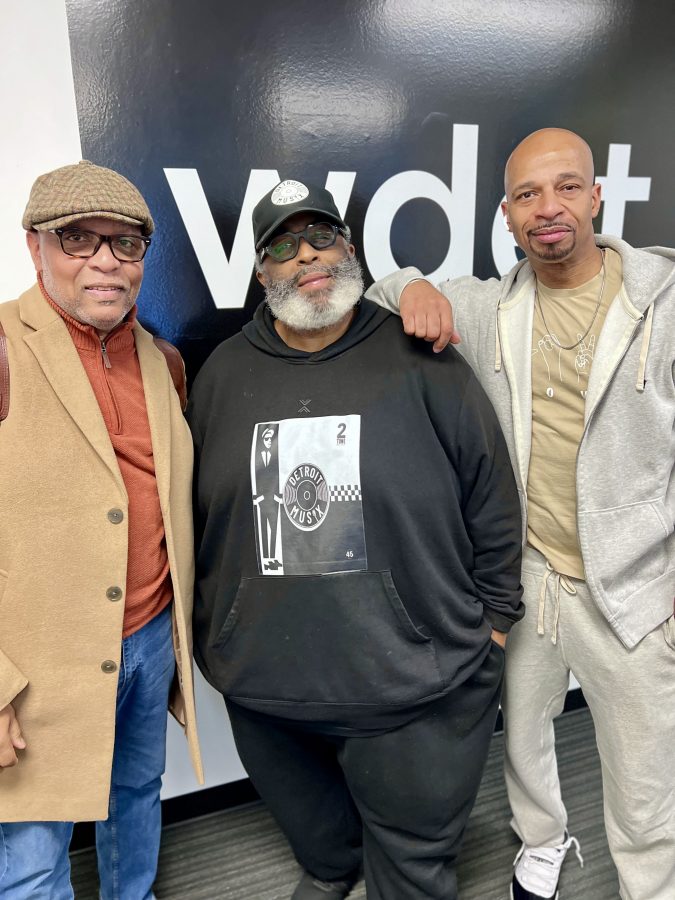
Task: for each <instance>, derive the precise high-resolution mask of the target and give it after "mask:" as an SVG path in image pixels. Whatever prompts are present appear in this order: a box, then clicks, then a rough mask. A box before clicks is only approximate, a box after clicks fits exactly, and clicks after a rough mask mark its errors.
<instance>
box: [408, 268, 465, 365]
mask: <svg viewBox="0 0 675 900" xmlns="http://www.w3.org/2000/svg"><path fill="white" fill-rule="evenodd" d="M400 312H401V319H402V320H403V330H404V331H405V333H406V334H409V335H414V336H415V337H417V338H421V339H422V340H425V341H430V342H431V341H433V342H434V346H433V349H434V351H435V352H436V353H439V352H440V351H441V350H443V349H444V348H445V347H447V345H448V344H449V343H452V344H458V343H459V342H460V337H459V335H458V334H457V332H456V331H455V329H454V322H453V316H452V306H451V305H450V301H449V300H448V299H447V298H446V297H444V296H443V294H441V293H440V291H438V290H436V288H435V287H433V286H432V285H431V284H429V282H428V281H414V282H411V283H410V284H408V285H407V286H406V287H405V289H404V290H403V293H402V294H401V299H400Z"/></svg>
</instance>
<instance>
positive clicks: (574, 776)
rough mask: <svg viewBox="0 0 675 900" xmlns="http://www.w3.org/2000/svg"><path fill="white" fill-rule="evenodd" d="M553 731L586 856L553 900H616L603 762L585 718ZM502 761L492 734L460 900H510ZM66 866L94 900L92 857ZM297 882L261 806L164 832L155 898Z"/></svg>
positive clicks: (273, 898) (79, 892)
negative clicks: (604, 805)
mask: <svg viewBox="0 0 675 900" xmlns="http://www.w3.org/2000/svg"><path fill="white" fill-rule="evenodd" d="M556 730H557V747H558V762H559V767H560V776H561V781H562V784H563V794H564V798H565V802H566V804H567V808H568V812H569V816H570V829H571V832H572V834H574V835H575V836H576V837H577V838H578V839H579V842H580V843H581V851H582V853H583V856H584V868H583V869H582V868H580V866H579V863H578V861H577V859H576V857H575V855H574V853H573V852H570V854H569V855H568V857H567V860H566V862H565V865H564V867H563V873H562V878H561V882H560V900H617V898H618V896H619V889H618V882H617V877H616V872H615V869H614V867H613V865H612V861H611V858H610V856H609V850H608V848H607V841H606V838H605V832H604V828H603V822H602V786H601V782H600V762H599V759H598V754H597V749H596V746H595V739H594V736H593V727H592V724H591V719H590V715H589V713H588V711H587V710H579V711H576V712H571V713H567V714H565V715H563V716H561V717H560V719H559V720H558V722H557V725H556ZM502 761H503V739H502V736H501V735H496V736H495V738H494V741H493V745H492V748H491V751H490V759H489V762H488V765H487V768H486V771H485V775H484V777H483V782H482V785H481V789H480V793H479V796H478V801H477V803H476V806H475V808H474V811H473V814H472V816H471V820H470V823H469V827H468V829H467V833H466V837H465V840H464V847H463V851H462V856H461V864H460V867H459V886H460V895H461V898H462V900H508V896H509V887H508V886H509V883H510V880H511V874H512V863H513V858H514V856H515V854H516V853H517V851H518V849H519V843H518V841H517V839H516V837H515V835H514V834H513V833H512V832H511V830H510V828H509V826H508V821H509V810H508V804H507V801H506V789H505V787H504V778H503V775H502ZM71 861H72V877H73V885H74V887H75V896H76V898H77V900H95V898H97V896H98V893H97V878H96V861H95V857H94V851H93V850H83V851H79V852H77V853H73V854H72V857H71ZM298 877H299V869H298V867H297V865H296V863H295V862H294V860H293V857H292V855H291V853H290V850H289V848H288V845H287V844H286V841H285V840H284V838H283V836H282V835H281V833H280V832H279V829H278V828H277V827H276V825H275V824H274V821H273V820H272V818H271V817H270V815H269V814H268V813H267V811H266V810H265V808H264V806H262V804H260V803H255V804H249V805H247V806H243V807H238V808H236V809H230V810H225V811H223V812H219V813H214V814H212V815H209V816H204V817H202V818H199V819H192V820H190V821H187V822H181V823H180V824H177V825H172V826H170V827H168V828H165V829H164V833H163V840H162V851H161V855H160V861H159V872H158V877H157V883H156V885H155V890H156V894H157V897H158V900H287V898H289V897H290V895H291V894H292V892H293V887H294V885H295V883H296V882H297V880H298ZM365 897H366V893H365V889H364V886H363V883H360V884H359V885H358V886H357V887H356V888H355V890H354V891H353V892H352V894H351V895H350V898H353V900H365ZM125 900H135V898H125ZM391 900H396V898H395V897H392V898H391Z"/></svg>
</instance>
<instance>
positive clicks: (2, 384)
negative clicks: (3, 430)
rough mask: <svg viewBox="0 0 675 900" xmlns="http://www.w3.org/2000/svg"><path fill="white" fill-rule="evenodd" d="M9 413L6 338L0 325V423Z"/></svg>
mask: <svg viewBox="0 0 675 900" xmlns="http://www.w3.org/2000/svg"><path fill="white" fill-rule="evenodd" d="M8 413H9V359H8V358H7V337H6V335H5V329H4V328H3V327H2V324H1V323H0V422H2V421H4V420H5V419H6V418H7V415H8Z"/></svg>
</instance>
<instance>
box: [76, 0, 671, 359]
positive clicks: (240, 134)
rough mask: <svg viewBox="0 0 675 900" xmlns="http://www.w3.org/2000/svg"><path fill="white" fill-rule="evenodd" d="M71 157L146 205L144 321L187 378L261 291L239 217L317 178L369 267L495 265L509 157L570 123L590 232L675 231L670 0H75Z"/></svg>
mask: <svg viewBox="0 0 675 900" xmlns="http://www.w3.org/2000/svg"><path fill="white" fill-rule="evenodd" d="M67 11H68V26H69V32H70V43H71V53H72V64H73V73H74V79H75V92H76V99H77V107H78V118H79V123H80V134H81V141H82V153H83V156H84V157H86V158H88V159H91V160H93V161H95V162H98V163H101V164H104V165H110V166H113V167H114V168H117V169H119V170H120V171H122V172H124V173H126V174H128V175H129V176H130V177H131V178H132V179H133V180H134V181H135V182H136V183H137V184H138V185H139V186H140V188H141V189H142V191H143V192H144V194H145V195H146V197H147V199H148V201H149V203H150V206H151V208H152V210H153V213H154V215H155V218H156V221H157V222H158V225H159V227H158V233H157V238H156V240H155V245H154V246H153V248H152V252H151V253H150V254H149V256H148V261H147V267H146V273H147V274H146V281H145V284H144V287H143V294H142V309H143V318H144V321H145V322H146V323H147V324H148V325H149V326H150V327H151V328H152V329H153V330H154V331H156V332H159V333H161V334H162V335H164V336H165V337H168V338H169V339H172V340H174V341H175V342H177V343H178V344H179V345H180V347H181V349H182V350H183V351H184V353H185V354H186V356H187V359H188V364H189V368H190V370H191V373H192V374H194V372H195V371H196V368H197V367H198V366H199V365H200V364H201V362H202V361H203V359H204V358H205V356H206V355H207V354H208V352H210V350H211V349H212V347H213V346H214V345H215V344H216V343H218V342H219V341H220V340H222V339H224V338H226V337H228V336H230V335H231V334H233V333H234V332H236V331H237V330H238V329H239V328H240V327H241V325H242V324H243V323H244V322H245V321H246V320H247V319H248V318H250V316H251V314H252V312H253V309H254V308H255V305H256V304H257V303H258V302H259V300H260V297H261V295H260V291H259V287H258V285H257V284H256V283H255V280H254V279H253V278H252V273H253V249H252V232H251V225H250V213H251V209H252V207H253V205H254V204H255V203H256V201H257V200H258V199H259V197H260V196H261V195H262V194H263V193H265V192H266V191H267V190H268V189H269V188H270V187H272V186H273V185H274V184H275V183H276V182H277V180H279V179H281V178H299V179H305V180H310V181H314V182H318V183H321V184H326V185H327V186H328V187H329V189H330V190H332V191H333V193H334V195H335V197H336V200H337V203H338V206H339V207H340V209H341V211H342V212H343V213H344V214H345V216H346V218H347V220H348V222H349V224H350V225H351V226H352V229H353V232H354V237H355V242H356V244H357V247H358V249H359V252H360V255H361V257H362V259H363V260H364V262H365V264H366V266H367V269H368V271H369V273H370V275H371V277H373V278H375V277H379V276H381V275H383V274H386V273H387V272H388V271H390V270H391V269H392V268H394V267H395V266H398V265H408V264H416V265H418V266H420V268H422V269H423V270H424V271H425V272H427V273H433V276H434V277H435V278H436V279H440V278H443V277H449V276H455V275H462V274H468V273H471V272H473V273H474V274H476V275H478V276H481V277H488V276H490V275H495V274H497V273H498V272H503V271H506V270H507V269H508V268H510V266H511V265H512V264H513V262H514V261H515V259H516V256H515V250H514V246H513V244H512V241H511V238H510V236H509V235H508V233H507V232H506V231H505V229H504V228H503V225H502V222H501V215H500V214H499V203H500V200H501V198H502V193H503V187H502V171H503V165H504V162H505V160H506V158H507V156H508V154H509V153H510V151H511V150H512V149H513V147H514V146H515V144H516V143H517V142H518V141H519V140H520V139H521V138H522V137H523V136H524V135H526V134H527V133H529V132H530V131H532V130H534V129H535V128H539V127H543V126H547V125H560V126H564V127H568V128H572V129H574V130H576V131H578V132H580V133H581V134H582V135H583V136H585V137H586V138H587V139H588V141H589V143H590V144H591V146H592V148H593V149H594V152H595V162H596V174H597V175H598V176H599V178H600V179H601V180H602V183H603V190H604V196H605V203H604V206H603V210H602V211H601V214H600V217H599V219H598V220H597V229H598V230H604V231H606V232H609V233H613V234H618V235H622V236H623V237H625V238H626V239H627V240H629V241H631V242H632V243H634V244H636V245H638V246H645V245H650V244H666V245H673V244H675V219H674V217H673V214H672V208H673V201H674V198H675V174H674V170H673V166H672V158H673V151H674V149H675V122H674V117H673V112H672V109H673V106H672V97H673V94H674V93H675V54H674V53H673V50H672V36H673V31H674V26H675V11H673V7H672V4H670V3H668V2H666V0H663V2H652V3H649V4H647V5H638V4H637V3H636V2H631V0H570V2H568V3H565V4H553V5H551V4H541V3H539V2H530V0H512V2H507V0H505V2H499V3H491V4H476V3H475V2H474V0H446V2H435V0H417V2H415V3H414V4H413V3H411V2H409V0H352V2H350V3H333V4H326V5H321V6H317V4H316V3H314V2H310V0H294V2H293V3H285V4H279V3H275V2H271V0H259V2H254V3H234V2H228V3H223V2H221V0H193V2H191V3H187V4H186V3H184V2H178V0H144V2H143V3H133V2H129V0H89V2H88V3H86V4H85V3H81V2H76V0H68V2H67Z"/></svg>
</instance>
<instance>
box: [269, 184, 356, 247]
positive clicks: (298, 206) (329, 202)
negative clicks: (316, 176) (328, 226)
mask: <svg viewBox="0 0 675 900" xmlns="http://www.w3.org/2000/svg"><path fill="white" fill-rule="evenodd" d="M301 212H315V213H319V214H320V215H322V216H325V217H326V218H327V219H329V220H330V221H331V222H335V224H336V225H339V226H340V227H341V228H347V226H346V225H345V223H344V222H343V220H342V217H341V216H340V213H339V212H338V208H337V206H336V205H335V200H333V196H332V194H330V193H329V191H327V190H326V189H325V188H322V187H318V186H317V185H314V184H303V183H302V182H301V181H293V180H292V179H287V180H286V181H281V182H279V184H278V185H277V186H276V187H275V188H272V190H271V191H270V192H269V193H268V194H265V196H264V197H263V198H262V200H260V201H259V203H257V204H256V206H255V208H254V210H253V239H254V240H255V249H256V251H257V250H260V248H261V247H264V246H265V243H266V241H267V239H268V238H269V237H270V236H271V235H272V234H273V233H274V232H275V231H276V230H277V228H278V227H279V226H280V225H281V224H282V223H283V222H285V221H286V219H290V217H291V216H294V215H295V214H296V213H301Z"/></svg>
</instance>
